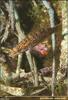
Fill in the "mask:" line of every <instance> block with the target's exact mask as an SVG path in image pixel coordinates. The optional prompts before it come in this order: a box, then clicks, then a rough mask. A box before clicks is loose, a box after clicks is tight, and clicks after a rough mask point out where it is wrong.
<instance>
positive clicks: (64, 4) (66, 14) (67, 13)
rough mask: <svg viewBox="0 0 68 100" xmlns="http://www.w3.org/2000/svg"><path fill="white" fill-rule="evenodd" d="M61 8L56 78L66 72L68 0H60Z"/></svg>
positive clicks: (67, 62) (60, 77) (61, 76)
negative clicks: (59, 52) (58, 64)
mask: <svg viewBox="0 0 68 100" xmlns="http://www.w3.org/2000/svg"><path fill="white" fill-rule="evenodd" d="M61 9H62V36H63V40H62V42H61V55H60V68H59V71H58V73H57V80H59V79H62V78H63V77H64V76H65V75H66V73H67V67H68V60H67V59H68V46H67V45H68V1H67V0H63V1H61Z"/></svg>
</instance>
